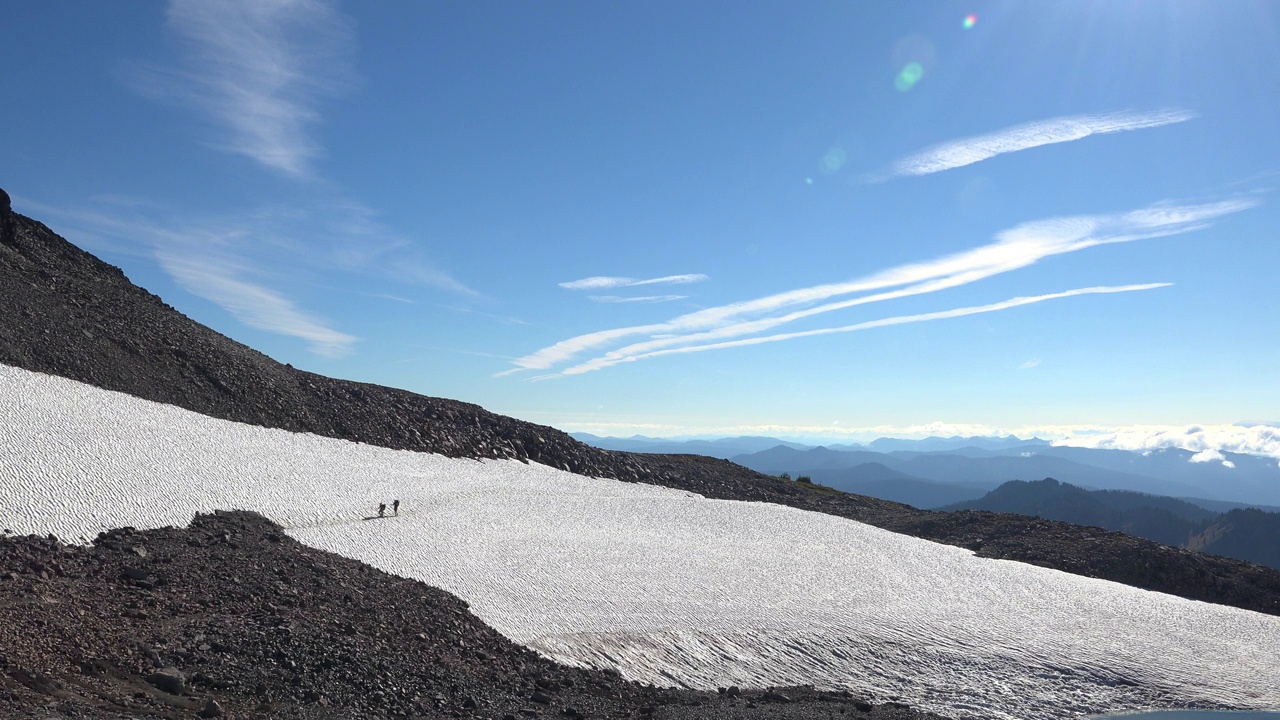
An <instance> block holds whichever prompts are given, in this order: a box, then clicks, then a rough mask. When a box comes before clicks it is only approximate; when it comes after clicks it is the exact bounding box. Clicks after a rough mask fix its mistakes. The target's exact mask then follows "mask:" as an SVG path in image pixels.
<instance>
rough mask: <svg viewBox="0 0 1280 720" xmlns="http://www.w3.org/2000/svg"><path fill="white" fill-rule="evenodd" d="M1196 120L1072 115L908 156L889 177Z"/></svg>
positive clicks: (1177, 112)
mask: <svg viewBox="0 0 1280 720" xmlns="http://www.w3.org/2000/svg"><path fill="white" fill-rule="evenodd" d="M1195 117H1196V114H1195V113H1194V112H1191V111H1190V110H1181V109H1176V108H1174V109H1167V110H1158V111H1155V112H1147V113H1137V112H1120V113H1111V114H1106V115H1071V116H1066V117H1057V118H1050V119H1048V120H1037V121H1035V122H1029V123H1024V124H1022V125H1014V126H1013V127H1008V128H1004V129H1003V130H998V131H996V132H993V133H990V134H987V135H975V136H973V137H967V138H962V139H960V140H952V141H950V142H945V143H942V144H940V145H935V146H933V147H931V148H929V149H927V150H923V151H921V152H918V153H915V154H913V155H908V156H907V157H905V158H902V159H901V160H898V161H897V162H895V163H894V164H893V166H892V168H891V170H890V172H889V176H890V177H894V176H903V175H929V174H931V173H936V172H942V171H943V170H951V169H953V168H958V167H964V166H965V165H972V164H973V163H976V162H981V161H983V160H987V159H989V158H993V157H995V156H997V155H1004V154H1005V153H1011V152H1018V151H1019V150H1029V149H1031V148H1034V147H1040V146H1041V145H1053V144H1055V143H1064V142H1070V141H1072V140H1081V139H1084V138H1087V137H1089V136H1090V135H1104V134H1108V133H1116V132H1124V131H1127V130H1141V129H1144V128H1153V127H1160V126H1161V125H1172V124H1174V123H1180V122H1185V121H1187V120H1191V119H1192V118H1195Z"/></svg>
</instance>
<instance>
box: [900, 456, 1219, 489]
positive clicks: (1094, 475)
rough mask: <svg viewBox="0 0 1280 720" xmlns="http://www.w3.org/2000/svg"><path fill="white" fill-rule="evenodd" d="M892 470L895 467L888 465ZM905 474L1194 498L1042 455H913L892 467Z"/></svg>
mask: <svg viewBox="0 0 1280 720" xmlns="http://www.w3.org/2000/svg"><path fill="white" fill-rule="evenodd" d="M891 467H895V466H891ZM896 467H897V469H899V470H901V471H902V472H905V473H907V474H909V475H914V476H916V477H920V478H924V479H926V480H934V481H937V482H950V483H960V482H970V483H972V482H992V481H994V482H1004V481H1006V480H1035V479H1038V478H1046V477H1053V478H1058V479H1059V480H1061V481H1063V482H1069V483H1072V484H1074V485H1081V486H1084V487H1089V488H1094V489H1099V490H1136V491H1138V492H1146V493H1152V494H1155V495H1194V494H1196V493H1195V492H1194V491H1195V490H1196V487H1195V486H1192V485H1185V484H1181V483H1177V482H1169V481H1167V480H1165V479H1163V478H1154V477H1148V476H1143V475H1135V474H1130V473H1122V472H1115V471H1112V470H1106V469H1103V468H1099V467H1094V466H1092V465H1084V464H1082V463H1078V462H1073V461H1071V460H1067V459H1065V458H1060V457H1052V456H1046V455H1031V456H1022V455H1018V456H1014V457H986V458H970V457H964V456H961V455H949V454H927V455H917V456H916V457H913V458H911V459H909V460H907V461H905V462H899V463H897V464H896Z"/></svg>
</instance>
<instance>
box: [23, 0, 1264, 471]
mask: <svg viewBox="0 0 1280 720" xmlns="http://www.w3.org/2000/svg"><path fill="white" fill-rule="evenodd" d="M5 15H6V17H5V27H6V31H7V32H6V42H5V43H4V44H3V45H0V78H2V79H3V84H2V87H3V88H4V89H5V91H6V102H5V105H6V111H5V112H4V113H0V187H3V188H4V189H5V190H7V191H8V192H9V193H10V194H11V195H12V196H13V204H14V208H15V210H17V211H18V212H21V213H23V214H26V215H29V216H31V217H34V218H36V219H39V220H41V221H43V222H45V223H46V224H48V225H49V226H50V227H51V228H53V229H54V230H55V231H57V232H58V233H60V234H62V235H64V236H65V237H67V238H68V239H70V240H71V241H72V242H75V243H76V244H78V245H80V246H81V247H84V248H85V249H87V250H89V251H90V252H93V253H94V254H96V255H98V256H99V257H101V258H103V259H104V260H106V261H108V262H111V263H112V264H115V265H118V266H120V267H121V268H122V269H123V270H124V271H125V273H126V274H127V275H128V276H129V277H130V279H132V280H133V281H134V282H135V283H137V284H139V285H141V286H143V287H145V288H147V289H148V290H150V291H152V292H154V293H156V294H158V295H160V296H161V297H162V298H164V299H165V301H167V302H168V303H170V304H171V305H173V306H174V307H175V308H177V309H178V310H179V311H181V312H183V313H184V314H186V315H188V316H189V317H191V318H193V319H195V320H197V321H199V322H201V323H204V324H206V325H208V326H210V327H212V328H214V329H215V330H218V331H219V332H222V333H224V334H226V335H228V336H230V337H232V338H234V339H236V340H238V341H240V342H243V343H245V344H247V345H249V346H251V347H253V348H255V349H258V350H260V351H262V352H264V353H266V354H268V355H270V356H271V357H273V358H275V359H277V360H279V361H281V362H288V363H291V364H292V365H294V366H295V367H299V368H304V369H307V370H311V371H314V372H318V373H323V374H326V375H332V376H336V377H342V378H349V379H353V380H359V381H364V382H373V383H379V384H384V385H391V386H395V387H401V388H405V389H408V390H412V391H415V392H420V393H423V394H427V395H433V396H443V397H450V398H456V399H460V400H465V401H468V402H474V403H478V404H480V405H483V406H484V407H486V408H488V409H490V410H493V411H495V412H500V413H503V414H508V415H513V416H515V417H519V418H522V419H525V420H530V421H533V422H537V423H542V424H547V425H552V426H554V427H557V428H560V429H563V430H567V431H585V432H592V433H595V434H599V435H615V436H627V435H632V434H643V435H649V436H685V435H742V434H753V435H775V436H784V437H792V438H835V439H841V440H844V441H849V440H863V439H865V440H869V439H872V438H874V437H877V436H881V435H894V436H902V437H913V436H924V435H929V434H942V435H951V434H1005V433H1015V434H1019V435H1021V436H1024V437H1029V436H1031V435H1039V436H1041V437H1051V438H1068V437H1074V438H1077V439H1079V440H1080V442H1081V443H1090V444H1095V445H1100V446H1116V447H1119V446H1124V447H1134V448H1144V447H1163V446H1170V445H1182V446H1187V445H1190V446H1191V449H1196V450H1205V449H1212V448H1221V449H1228V450H1235V451H1241V450H1244V451H1253V452H1260V453H1263V454H1271V455H1273V456H1276V457H1280V429H1277V428H1278V427H1280V410H1277V408H1280V373H1278V372H1277V369H1280V332H1277V331H1278V330H1280V320H1277V314H1276V312H1275V310H1274V308H1275V307H1276V306H1277V304H1278V301H1280V284H1277V282H1276V280H1275V275H1276V268H1277V267H1280V243H1277V239H1278V238H1280V212H1277V209H1276V208H1277V198H1276V197H1275V193H1274V192H1273V191H1274V189H1275V188H1276V187H1277V185H1278V184H1280V132H1277V130H1276V128H1280V100H1278V99H1277V98H1280V5H1277V4H1276V3H1272V2H1265V1H1264V0H1257V1H1254V0H1240V1H1238V2H1231V3H1222V2H1217V1H1216V0H1196V1H1190V0H1169V1H1162V2H1154V1H1149V2H1147V1H1133V2H1120V1H1117V0H1096V1H1089V0H1077V1H1073V2H1053V1H1046V2H1037V3H1017V2H932V1H930V2H895V3H850V2H832V3H826V2H816V1H814V2H804V3H787V2H712V1H710V0H705V1H704V0H700V1H699V2H694V3H689V2H653V1H651V0H646V1H645V2H625V1H620V2H612V3H594V2H586V1H585V0H584V1H574V2H553V3H537V4H533V3H515V2H448V1H442V2H432V3H419V2H407V1H393V2H384V3H355V2H346V3H343V2H329V1H326V0H228V1H227V2H219V3H204V2H194V1H190V0H171V1H170V2H134V3H99V2H69V1H66V0H50V1H49V2H42V3H23V4H19V5H15V6H13V7H10V8H7V9H6V13H5ZM1188 438H1190V439H1188Z"/></svg>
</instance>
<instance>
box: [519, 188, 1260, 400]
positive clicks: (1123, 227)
mask: <svg viewBox="0 0 1280 720" xmlns="http://www.w3.org/2000/svg"><path fill="white" fill-rule="evenodd" d="M1257 204H1258V201H1257V200H1255V199H1252V198H1246V199H1232V200H1223V201H1219V202H1212V203H1202V204H1196V205H1173V204H1158V205H1153V206H1150V207H1147V208H1142V209H1139V210H1136V211H1132V212H1128V213H1117V214H1113V215H1094V216H1075V217H1062V218H1048V219H1045V220H1037V221H1033V222H1028V223H1023V224H1021V225H1018V226H1015V227H1013V228H1010V229H1008V230H1005V231H1003V232H1001V233H999V234H997V235H996V240H995V242H993V243H990V244H988V245H984V246H982V247H978V248H974V249H971V250H966V251H962V252H959V253H955V254H952V255H946V256H942V257H939V258H934V259H932V260H927V261H924V262H919V263H911V264H907V265H900V266H897V267H894V268H890V269H888V270H884V271H881V272H878V273H873V274H871V275H868V276H864V277H861V278H857V279H855V280H851V281H848V282H844V283H834V284H825V285H816V286H813V287H808V288H801V289H798V290H791V291H788V292H783V293H777V294H774V295H769V296H766V297H763V298H758V299H755V300H748V301H744V302H738V303H732V304H729V305H723V306H719V307H713V308H707V309H704V310H699V311H696V312H693V313H689V314H686V315H680V316H678V317H675V318H672V319H671V320H668V321H666V322H662V323H654V324H649V325H637V326H632V327H623V328H616V329H611V330H602V331H597V332H593V333H587V334H584V335H578V336H576V337H572V338H569V339H568V340H562V341H560V342H557V343H555V344H554V345H550V346H547V347H544V348H542V349H540V350H538V351H536V352H534V353H531V354H529V355H526V356H524V357H522V358H520V359H519V360H517V361H516V362H515V365H516V366H517V367H515V368H513V369H511V370H507V371H504V372H502V373H499V374H498V375H497V377H501V376H505V375H510V374H512V373H516V372H520V371H521V370H547V369H550V368H552V367H554V366H556V365H559V364H561V363H564V362H568V361H569V360H571V359H572V358H574V357H575V356H577V355H578V354H580V353H582V352H585V351H587V350H592V349H595V348H602V347H605V346H607V345H611V344H613V343H615V342H618V341H620V340H623V339H625V338H628V337H633V336H647V337H649V338H654V336H666V337H660V338H658V339H650V340H649V341H646V342H642V343H636V344H635V345H632V346H629V347H626V348H622V349H620V350H614V351H612V352H611V353H610V354H609V357H610V358H613V359H616V358H619V357H621V356H622V355H624V354H627V353H646V352H652V351H655V350H658V349H662V348H666V347H672V346H676V345H680V344H687V343H702V342H706V341H709V340H716V339H723V338H728V337H733V336H740V335H744V334H750V333H756V332H763V331H766V330H769V329H772V328H774V327H777V326H779V325H782V324H785V323H788V322H793V321H795V320H798V319H801V318H804V317H810V316H813V315H817V314H820V313H825V312H831V311H834V310H840V309H844V308H848V307H853V306H856V305H863V304H867V303H872V302H882V301H885V300H894V299H899V298H903V297H908V296H912V295H921V294H925V293H932V292H938V291H940V290H945V289H950V288H954V287H959V286H961V285H966V284H969V283H973V282H977V281H979V280H982V279H985V278H988V277H991V276H993V275H998V274H1001V273H1006V272H1010V271H1013V270H1017V269H1020V268H1024V267H1027V266H1030V265H1032V264H1034V263H1036V262H1038V261H1040V260H1042V259H1044V258H1047V257H1051V256H1055V255H1061V254H1065V253H1071V252H1076V251H1078V250H1083V249H1086V248H1091V247H1096V246H1099V245H1107V244H1113V243H1122V242H1132V241H1135V240H1141V239H1149V238H1155V237H1163V236H1168V235H1175V234H1180V233H1185V232H1191V231H1193V230H1197V229H1200V228H1202V227H1205V226H1206V224H1207V223H1208V221H1209V220H1212V219H1213V218H1216V217H1220V216H1222V215H1226V214H1230V213H1235V212H1239V211H1241V210H1245V209H1248V208H1251V207H1254V206H1256V205H1257ZM902 286H905V287H902ZM894 287H898V288H900V289H898V290H892V291H887V289H888V288H894ZM876 290H886V292H881V293H878V294H873V295H867V296H863V297H857V298H852V299H849V300H843V301H839V302H833V303H827V304H823V305H818V306H816V307H810V308H805V309H801V310H797V311H793V312H790V313H788V314H783V315H776V314H775V313H777V312H779V311H782V310H784V309H786V308H789V307H795V306H801V305H809V304H812V303H816V302H821V301H823V300H827V299H829V298H833V297H836V296H840V295H849V294H853V293H860V292H871V291H876ZM761 316H763V317H761ZM694 333H697V334H694Z"/></svg>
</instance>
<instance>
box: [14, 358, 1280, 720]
mask: <svg viewBox="0 0 1280 720" xmlns="http://www.w3.org/2000/svg"><path fill="white" fill-rule="evenodd" d="M394 498H399V499H400V501H401V503H402V505H401V515H400V516H399V517H389V518H386V519H376V518H375V519H369V516H370V515H373V514H375V513H374V512H373V511H374V509H375V507H376V505H377V503H378V502H387V503H388V504H390V502H391V500H392V499H394ZM213 509H250V510H256V511H258V512H261V513H262V514H264V515H266V516H268V517H270V518H272V519H273V520H275V521H276V522H278V523H280V524H281V525H283V526H285V527H286V528H287V529H288V532H289V534H290V535H292V536H293V537H295V538H297V539H298V540H300V541H301V542H304V543H306V544H308V545H311V546H313V547H317V548H322V549H325V550H330V551H333V552H336V553H339V554H342V555H345V556H347V557H351V558H355V559H358V560H361V561H364V562H366V563H369V564H371V565H374V566H377V567H379V568H382V569H384V570H387V571H389V572H393V573H397V574H400V575H403V576H407V577H412V578H417V579H419V580H422V581H424V582H427V583H430V584H432V585H436V586H439V587H443V588H445V589H447V590H449V591H451V592H453V593H456V594H457V595H459V596H461V597H463V598H465V599H466V600H467V601H469V602H470V603H471V605H472V608H473V609H474V611H475V612H476V614H477V615H479V616H480V617H481V618H483V619H484V620H485V621H486V622H488V623H490V624H491V625H493V626H494V627H495V628H496V629H498V630H499V631H501V632H502V633H504V634H506V635H507V636H508V637H510V638H512V639H513V640H515V641H517V642H520V643H523V644H525V645H528V646H530V647H532V648H534V649H536V650H538V651H540V652H542V653H544V654H546V655H548V656H550V657H552V658H555V659H556V660H560V661H562V662H567V663H574V664H583V665H591V666H601V667H613V668H616V669H618V670H619V671H621V672H622V673H623V675H624V676H626V677H628V678H632V679H635V680H641V681H645V682H652V683H655V684H660V685H689V686H693V687H699V688H715V687H717V686H726V685H733V684H737V685H743V686H757V687H759V686H766V685H788V684H804V683H808V684H814V685H817V686H819V687H827V688H848V689H850V690H852V691H853V692H855V693H857V694H861V695H865V696H868V697H872V698H876V699H880V700H885V699H892V698H897V699H900V700H902V701H903V702H906V703H909V704H911V705H913V706H917V707H921V708H924V709H928V710H933V711H935V712H938V713H941V714H944V715H949V716H952V717H956V718H968V717H1000V718H1009V719H1010V720H1013V719H1017V720H1034V719H1038V718H1070V717H1083V716H1086V715H1089V714H1093V713H1098V712H1104V711H1118V710H1125V709H1140V708H1157V707H1175V706H1184V705H1200V706H1208V707H1215V706H1216V707H1236V708H1241V709H1255V710H1265V709H1280V684H1278V683H1277V682H1276V678H1277V677H1280V653H1277V648H1280V618H1276V617H1271V616H1268V615H1263V614H1260V613H1253V612H1249V611H1245V610H1238V609H1235V608H1229V607H1224V606H1219V605H1211V604H1207V603H1200V602H1195V601H1190V600H1183V599H1180V598H1176V597H1172V596H1169V595H1162V594H1159V593H1153V592H1147V591H1143V590H1137V589H1134V588H1130V587H1126V586H1123V585H1119V584H1115V583H1110V582H1106V581H1101V580H1092V579H1088V578H1082V577H1078V576H1074V575H1069V574H1066V573H1061V572H1057V571H1054V570H1047V569H1044V568H1038V567H1034V566H1031V565H1025V564H1021V563H1015V562H1008V561H1001V560H987V559H981V558H977V557H974V556H973V555H972V554H971V553H970V552H968V551H966V550H963V549H961V548H955V547H950V546H947V545H940V544H936V543H932V542H928V541H924V540H918V539H915V538H911V537H907V536H903V535H897V534H894V533H890V532H887V531H884V530H880V529H878V528H874V527H870V526H868V525H863V524H861V523H857V522H853V521H850V520H845V519H841V518H836V517H832V516H827V515H822V514H818V513H810V512H804V511H800V510H795V509H791V508H786V507H781V506H776V505H768V504H760V503H744V502H733V501H718V500H707V499H705V498H702V497H700V496H696V495H691V494H688V493H684V492H680V491H675V490H670V489H666V488H660V487H654V486H649V485H639V484H629V483H622V482H617V481H613V480H602V479H594V478H588V477H583V476H580V475H573V474H570V473H566V472H563V471H560V470H555V469H552V468H549V467H545V466H542V465H537V464H528V465H526V464H522V463H519V462H515V461H483V462H482V461H476V460H458V459H449V458H445V457H441V456H438V455H428V454H423V453H413V452H406V451H396V450H388V449H384V448H377V447H372V446H369V445H362V444H358V443H351V442H345V441H340V440H333V439H329V438H321V437H317V436H314V435H302V434H295V433H289V432H285V431H281V430H267V429H262V428H258V427H254V426H249V425H241V424H237V423H232V422H227V421H223V420H215V419H212V418H208V417H205V416H202V415H197V414H195V413H191V412H188V411H186V410H181V409H178V408H176V407H172V406H167V405H161V404H156V403H152V402H148V401H144V400H139V399H136V398H133V397H130V396H127V395H123V394H119V393H114V392H107V391H104V390H100V389H97V388H94V387H92V386H89V385H83V384H80V383H76V382H73V381H70V380H65V379H62V378H56V377H50V376H46V375H40V374H37V373H31V372H27V371H24V370H19V369H16V368H12V367H7V366H3V365H0V527H3V528H8V529H10V530H12V531H13V532H16V533H39V534H47V533H53V534H56V535H58V536H59V537H61V538H62V539H64V540H70V541H81V542H83V541H87V540H88V539H90V538H91V537H93V536H95V535H96V534H97V533H98V532H99V531H100V530H103V529H106V528H110V527H118V526H122V525H132V526H135V527H141V528H154V527H162V526H165V525H176V526H184V525H185V524H186V523H188V522H189V521H190V519H191V517H192V515H193V513H195V512H198V511H210V510H213Z"/></svg>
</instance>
